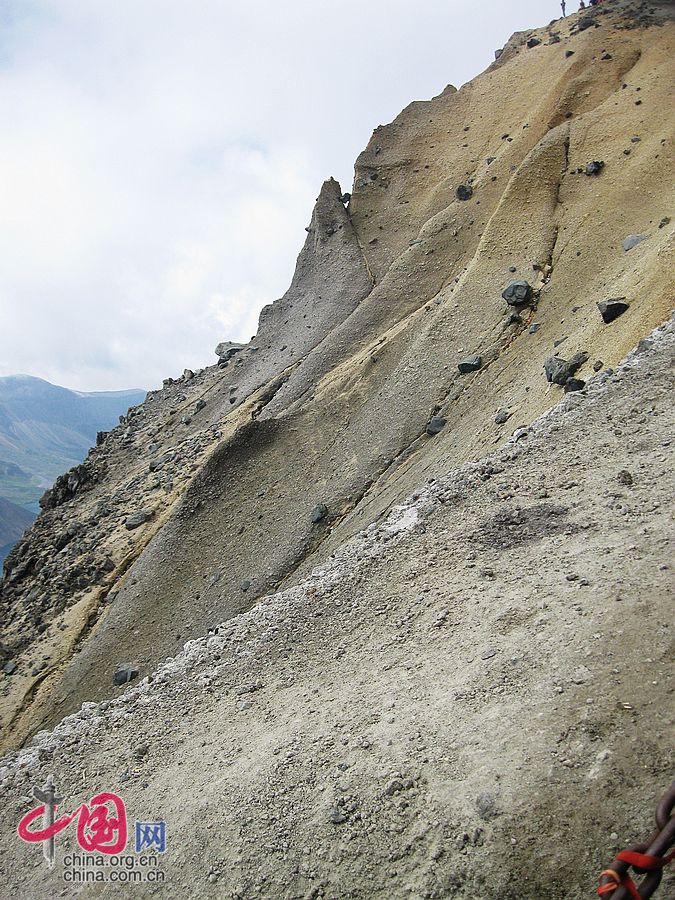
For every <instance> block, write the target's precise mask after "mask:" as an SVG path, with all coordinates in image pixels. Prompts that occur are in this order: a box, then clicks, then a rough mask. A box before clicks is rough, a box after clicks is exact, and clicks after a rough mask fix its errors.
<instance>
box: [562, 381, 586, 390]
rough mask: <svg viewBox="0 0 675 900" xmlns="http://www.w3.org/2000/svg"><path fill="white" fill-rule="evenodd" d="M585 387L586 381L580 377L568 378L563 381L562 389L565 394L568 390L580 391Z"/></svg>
mask: <svg viewBox="0 0 675 900" xmlns="http://www.w3.org/2000/svg"><path fill="white" fill-rule="evenodd" d="M585 387H586V382H585V381H584V380H583V379H582V378H568V379H567V381H566V382H565V387H564V388H563V390H564V391H565V393H566V394H569V393H570V391H581V390H583V389H584V388H585Z"/></svg>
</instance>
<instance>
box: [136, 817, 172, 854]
mask: <svg viewBox="0 0 675 900" xmlns="http://www.w3.org/2000/svg"><path fill="white" fill-rule="evenodd" d="M153 848H154V849H155V850H156V851H157V852H158V853H164V851H165V850H166V822H136V843H135V847H134V849H135V851H136V853H140V852H141V851H142V850H152V849H153Z"/></svg>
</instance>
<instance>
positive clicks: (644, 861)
mask: <svg viewBox="0 0 675 900" xmlns="http://www.w3.org/2000/svg"><path fill="white" fill-rule="evenodd" d="M673 859H675V850H673V852H672V853H669V854H668V856H651V855H650V854H649V853H638V852H637V851H635V850H622V851H621V853H617V855H616V856H615V857H614V862H615V863H616V862H625V863H628V865H629V866H633V868H635V869H642V870H643V871H646V872H650V871H654V869H662V868H663V867H664V866H667V865H668V863H670V862H672V861H673ZM603 877H604V878H611V879H612V881H611V882H609V883H608V884H602V885H600V887H599V888H598V896H599V897H603V896H604V895H605V894H613V893H614V891H615V890H616V889H617V888H618V887H624V888H625V889H626V890H627V891H628V893H629V894H630V895H631V897H632V900H642V898H641V897H640V893H639V891H638V889H637V886H636V884H635V882H634V881H633V879H632V878H631V877H630V875H628V874H626V875H623V876H621V875H619V873H618V872H615V871H614V869H605V870H604V871H602V872H601V873H600V878H603Z"/></svg>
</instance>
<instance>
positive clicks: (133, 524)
mask: <svg viewBox="0 0 675 900" xmlns="http://www.w3.org/2000/svg"><path fill="white" fill-rule="evenodd" d="M153 515H154V513H153V511H152V510H151V509H139V511H138V512H135V513H132V514H131V515H130V516H128V517H127V519H126V521H125V523H124V527H125V528H126V529H127V531H133V530H134V528H139V527H140V526H141V525H145V523H146V522H149V521H150V519H151V518H152V517H153Z"/></svg>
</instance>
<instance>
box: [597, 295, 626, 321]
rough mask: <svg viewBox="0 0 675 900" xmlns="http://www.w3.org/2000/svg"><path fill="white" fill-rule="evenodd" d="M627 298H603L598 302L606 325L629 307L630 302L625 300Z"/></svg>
mask: <svg viewBox="0 0 675 900" xmlns="http://www.w3.org/2000/svg"><path fill="white" fill-rule="evenodd" d="M625 299H626V298H625V297H617V298H616V299H615V300H601V301H600V303H598V304H596V305H597V307H598V309H599V310H600V315H601V316H602V321H603V322H604V323H605V325H609V323H610V322H613V321H614V319H618V318H619V316H621V315H623V314H624V313H625V312H626V310H627V309H629V304H628V303H626V302H625Z"/></svg>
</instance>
